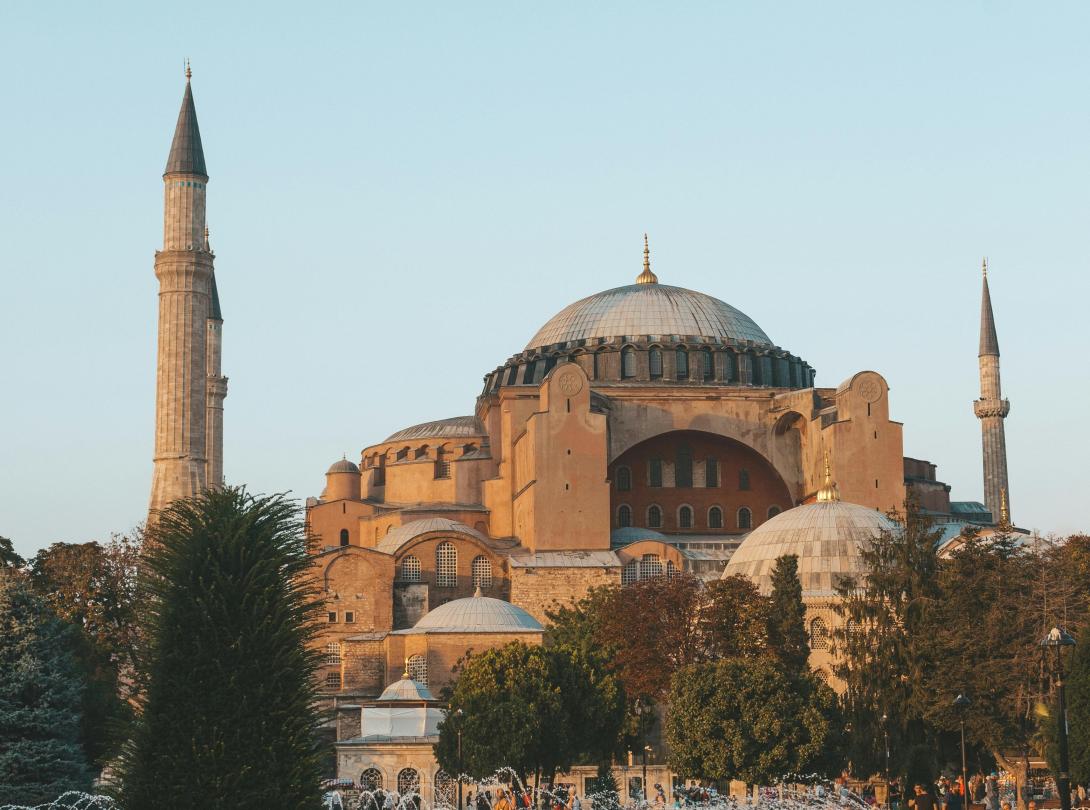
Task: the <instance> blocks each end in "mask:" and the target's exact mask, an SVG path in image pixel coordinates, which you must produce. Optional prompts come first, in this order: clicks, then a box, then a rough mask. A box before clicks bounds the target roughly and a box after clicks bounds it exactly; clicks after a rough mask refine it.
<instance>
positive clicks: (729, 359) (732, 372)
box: [723, 352, 738, 382]
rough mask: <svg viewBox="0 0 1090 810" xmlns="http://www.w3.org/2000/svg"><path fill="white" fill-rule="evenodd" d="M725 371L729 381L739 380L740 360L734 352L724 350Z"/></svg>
mask: <svg viewBox="0 0 1090 810" xmlns="http://www.w3.org/2000/svg"><path fill="white" fill-rule="evenodd" d="M723 372H724V376H726V378H727V382H738V361H737V360H736V359H735V357H734V352H723Z"/></svg>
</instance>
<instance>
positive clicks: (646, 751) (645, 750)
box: [643, 745, 651, 804]
mask: <svg viewBox="0 0 1090 810" xmlns="http://www.w3.org/2000/svg"><path fill="white" fill-rule="evenodd" d="M650 752H651V746H650V745H645V746H644V747H643V801H644V804H647V796H648V795H649V794H648V790H647V755H648V754H649V753H650Z"/></svg>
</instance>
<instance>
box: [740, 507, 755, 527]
mask: <svg viewBox="0 0 1090 810" xmlns="http://www.w3.org/2000/svg"><path fill="white" fill-rule="evenodd" d="M738 528H739V529H752V528H753V513H752V512H751V511H749V507H748V506H743V507H742V508H741V509H739V510H738Z"/></svg>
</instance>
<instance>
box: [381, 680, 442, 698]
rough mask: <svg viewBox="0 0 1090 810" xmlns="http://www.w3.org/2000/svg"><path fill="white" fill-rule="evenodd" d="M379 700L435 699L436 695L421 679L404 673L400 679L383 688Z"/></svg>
mask: <svg viewBox="0 0 1090 810" xmlns="http://www.w3.org/2000/svg"><path fill="white" fill-rule="evenodd" d="M379 700H435V697H434V696H433V695H432V693H431V692H429V691H428V687H426V686H424V684H422V683H420V681H414V680H413V679H412V678H410V677H409V676H408V675H403V676H401V680H400V681H394V683H392V684H390V685H389V686H387V687H386V688H385V689H383V690H382V694H381V695H379Z"/></svg>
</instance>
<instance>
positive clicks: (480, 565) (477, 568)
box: [473, 554, 492, 588]
mask: <svg viewBox="0 0 1090 810" xmlns="http://www.w3.org/2000/svg"><path fill="white" fill-rule="evenodd" d="M473 587H474V588H491V587H492V562H491V560H489V559H488V557H486V556H484V555H483V554H481V555H479V556H477V557H474V558H473Z"/></svg>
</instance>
